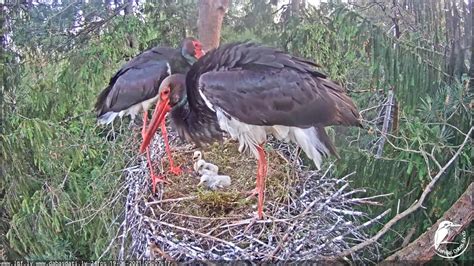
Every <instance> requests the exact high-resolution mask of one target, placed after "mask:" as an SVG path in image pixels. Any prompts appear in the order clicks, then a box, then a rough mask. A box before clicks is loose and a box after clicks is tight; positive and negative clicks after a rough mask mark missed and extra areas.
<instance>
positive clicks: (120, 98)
mask: <svg viewBox="0 0 474 266" xmlns="http://www.w3.org/2000/svg"><path fill="white" fill-rule="evenodd" d="M173 57H176V49H172V48H167V47H156V48H152V49H150V50H147V51H145V52H143V53H141V54H139V55H137V56H136V57H134V58H133V59H131V60H130V61H128V62H127V63H125V64H124V65H123V66H122V67H121V68H120V69H119V70H118V71H117V72H116V73H115V75H114V76H113V77H112V78H111V79H110V82H109V85H108V86H107V87H106V88H105V89H104V90H103V91H102V92H101V93H100V95H99V97H98V98H97V102H96V104H95V109H96V111H97V116H99V117H100V116H101V115H103V114H105V113H107V112H111V111H112V112H119V111H122V110H125V109H127V108H129V107H131V106H133V105H135V104H137V103H140V102H143V101H145V100H148V99H150V98H153V97H155V96H156V94H157V92H158V88H159V85H160V83H161V81H162V80H163V79H164V78H165V77H166V76H168V75H169V72H170V69H169V60H170V59H172V58H173Z"/></svg>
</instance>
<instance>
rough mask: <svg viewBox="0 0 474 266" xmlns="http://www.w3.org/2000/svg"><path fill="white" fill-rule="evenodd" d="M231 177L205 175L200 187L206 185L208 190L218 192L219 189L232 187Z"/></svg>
mask: <svg viewBox="0 0 474 266" xmlns="http://www.w3.org/2000/svg"><path fill="white" fill-rule="evenodd" d="M230 183H231V181H230V176H228V175H215V174H214V175H212V174H208V173H207V174H206V173H205V174H203V175H202V176H201V180H200V182H199V184H198V186H200V185H202V184H205V185H206V186H207V187H208V188H210V189H212V190H216V189H219V188H225V187H228V186H230Z"/></svg>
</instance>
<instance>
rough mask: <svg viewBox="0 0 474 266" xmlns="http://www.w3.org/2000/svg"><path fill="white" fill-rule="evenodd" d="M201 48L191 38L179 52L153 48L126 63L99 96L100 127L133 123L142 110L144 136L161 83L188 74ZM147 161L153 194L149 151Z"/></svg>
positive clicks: (174, 169)
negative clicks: (117, 122)
mask: <svg viewBox="0 0 474 266" xmlns="http://www.w3.org/2000/svg"><path fill="white" fill-rule="evenodd" d="M202 55H203V52H202V45H201V43H200V42H199V41H198V40H197V39H195V38H192V37H188V38H185V39H184V40H183V41H182V42H181V47H180V48H178V49H174V48H170V47H154V48H151V49H149V50H146V51H144V52H142V53H140V54H139V55H137V56H136V57H134V58H132V59H131V60H130V61H128V62H127V63H125V64H124V65H123V66H122V67H121V68H120V69H119V70H118V71H117V72H116V73H115V75H114V76H113V77H112V78H111V79H110V81H109V85H108V86H107V87H106V88H105V89H104V90H103V91H102V92H101V93H100V95H99V97H98V98H97V102H96V104H95V110H96V112H97V119H98V122H99V124H109V123H111V122H113V120H114V119H115V118H116V117H117V116H119V117H122V116H124V115H130V116H131V119H132V121H133V120H134V118H135V116H136V115H137V114H138V113H139V112H141V111H143V129H142V136H144V134H145V129H146V124H147V120H148V112H147V111H148V108H149V107H150V106H151V105H152V104H154V103H155V102H156V101H157V99H158V89H159V87H160V84H161V82H162V81H163V80H164V79H165V78H166V77H167V76H169V75H171V74H175V73H182V74H184V73H186V72H187V71H188V70H189V69H190V67H191V65H192V64H193V63H195V62H196V61H197V60H198V59H199V58H200V57H201V56H202ZM161 130H162V133H163V138H164V141H165V147H166V152H167V153H168V158H169V160H170V168H171V172H173V173H175V174H179V173H180V168H179V167H175V166H174V163H173V159H172V157H171V152H170V150H169V144H168V138H167V134H166V127H165V124H164V123H162V125H161ZM147 160H148V165H149V168H150V173H151V177H152V186H153V191H154V190H155V185H156V182H157V181H158V180H163V178H162V177H161V176H160V177H157V176H155V174H154V172H153V166H152V164H151V160H150V153H149V151H148V149H147Z"/></svg>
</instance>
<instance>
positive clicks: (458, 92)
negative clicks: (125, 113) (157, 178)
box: [0, 0, 473, 260]
mask: <svg viewBox="0 0 474 266" xmlns="http://www.w3.org/2000/svg"><path fill="white" fill-rule="evenodd" d="M272 2H274V1H272ZM329 2H330V3H329V4H323V5H321V6H320V7H319V8H318V9H316V8H309V9H305V10H304V11H303V12H301V13H299V15H298V16H296V15H292V14H291V9H290V7H289V6H287V7H286V8H285V7H283V12H282V15H281V18H280V19H279V20H277V18H276V15H275V13H274V12H275V10H276V8H277V7H276V6H274V5H272V4H271V3H268V2H266V1H244V0H241V1H233V2H232V6H231V8H230V10H229V12H228V14H227V15H226V17H225V21H224V28H223V32H222V42H224V43H225V42H231V41H238V40H248V39H250V40H253V41H257V42H261V43H265V44H268V45H272V46H276V47H279V48H281V49H284V50H287V51H289V52H291V53H294V54H297V55H299V56H303V57H306V58H311V59H313V60H315V61H316V62H318V63H319V64H321V65H322V66H323V69H322V70H323V71H324V72H326V73H328V75H329V76H330V77H331V78H332V79H334V80H336V81H338V82H340V83H342V84H344V85H345V86H346V87H347V88H348V90H349V91H350V94H351V96H352V97H353V98H354V99H355V100H356V102H357V104H358V106H359V107H360V109H361V110H362V109H366V108H369V107H372V106H374V105H377V104H378V102H377V101H380V98H381V97H382V98H383V97H384V93H386V92H387V91H388V90H389V89H394V91H395V95H396V97H397V100H398V103H399V128H398V130H397V131H396V132H392V133H393V136H392V137H389V143H386V144H385V148H384V154H383V157H382V158H379V159H377V158H375V156H374V153H373V148H374V141H375V140H376V138H378V137H380V134H379V133H377V131H376V129H375V128H373V127H375V125H374V124H367V125H366V126H367V127H366V129H363V130H360V129H335V130H331V131H330V132H332V133H334V132H337V133H338V134H337V135H336V136H337V138H336V139H335V142H336V144H337V146H338V150H339V153H340V155H341V157H342V159H341V160H339V161H338V162H337V163H336V166H335V171H336V173H337V174H338V175H340V176H343V175H346V174H348V173H351V172H354V171H355V172H356V174H355V175H353V176H352V179H353V182H354V186H355V187H365V188H368V191H369V193H371V194H383V193H394V194H393V195H392V196H391V197H390V198H388V199H387V200H386V201H385V202H384V206H382V207H367V208H368V209H367V210H366V211H367V212H368V213H370V214H373V216H376V214H378V213H380V212H381V211H383V210H385V209H387V208H389V207H390V208H392V212H391V214H390V217H392V216H393V215H395V214H396V212H397V208H399V209H400V210H404V209H405V208H407V207H408V206H410V205H411V204H412V203H413V202H414V201H415V200H416V199H417V198H418V197H419V195H420V194H421V192H422V190H423V187H424V186H425V185H426V184H427V183H428V182H429V181H430V176H434V175H435V174H436V173H437V172H436V170H437V168H436V165H435V162H434V160H433V158H435V159H436V160H437V161H439V163H440V164H441V165H443V164H444V163H445V162H447V160H449V159H450V158H451V157H450V156H452V155H453V153H454V152H455V150H456V145H459V143H460V142H461V141H462V140H463V139H464V135H463V134H462V132H464V133H466V132H467V131H468V130H469V128H470V127H471V126H472V106H470V104H471V105H472V101H473V99H472V91H473V90H472V82H471V83H469V76H468V75H467V73H463V72H461V73H458V74H457V75H451V74H448V73H446V69H447V68H448V67H449V66H448V65H447V64H446V60H447V58H446V55H444V54H443V53H440V52H439V51H438V50H436V49H433V48H432V47H433V45H432V44H433V42H435V43H436V44H440V45H441V43H442V41H441V40H440V37H439V36H443V35H444V34H445V32H446V31H447V30H448V29H447V28H446V27H445V26H443V25H442V22H440V21H439V20H437V19H436V17H432V18H431V19H425V20H424V21H422V22H419V23H420V25H422V26H424V28H428V29H431V33H432V34H430V35H429V36H426V35H423V36H421V35H422V34H423V33H424V32H425V29H424V28H423V27H422V29H421V30H419V31H413V32H406V33H405V34H404V35H403V37H402V38H395V37H393V36H391V35H390V34H388V33H387V29H386V28H384V27H385V26H384V25H385V24H384V23H383V22H384V21H383V18H373V17H371V15H373V14H371V13H368V12H367V11H363V10H362V11H360V12H358V11H357V10H354V9H353V8H350V7H348V6H345V5H341V4H338V3H333V2H338V1H329ZM360 2H364V1H360ZM382 2H383V1H382ZM386 2H390V1H386ZM415 2H416V1H415ZM196 5H197V3H196V1H178V2H175V1H159V2H158V1H147V2H146V3H145V4H144V5H143V6H140V7H139V10H138V11H139V14H141V15H135V16H133V15H128V16H123V15H122V14H121V13H120V12H121V11H120V10H121V9H120V8H121V7H115V9H110V8H108V7H107V6H105V4H104V3H103V2H100V1H91V2H90V3H87V4H86V3H79V2H76V1H62V3H61V4H58V3H57V2H54V3H53V4H39V5H31V6H28V5H27V6H26V8H24V6H23V7H22V6H20V5H17V6H15V5H12V6H10V7H9V9H8V10H9V13H5V17H4V18H3V20H2V21H3V22H2V23H3V24H2V26H3V35H4V36H8V38H4V39H2V40H3V41H4V45H3V47H2V55H1V56H2V60H4V62H5V64H4V67H3V68H2V83H3V86H2V94H1V97H2V98H1V99H2V116H1V131H0V156H1V167H2V169H1V172H0V173H1V174H2V178H1V180H0V186H1V191H0V192H1V194H0V196H1V203H2V205H1V207H0V208H1V213H2V214H1V216H0V217H1V220H0V231H1V232H2V235H1V236H0V244H1V248H2V249H3V250H4V251H5V258H27V259H38V260H39V259H97V258H98V257H99V256H100V255H101V254H102V252H103V251H104V250H105V249H106V248H107V246H108V244H109V242H110V240H111V239H112V237H113V236H115V234H117V228H118V225H119V220H120V219H121V213H122V210H123V204H122V203H123V202H122V201H123V196H124V191H121V190H120V185H121V182H122V179H121V169H123V168H124V167H126V166H127V165H128V164H129V163H131V160H132V159H133V157H134V155H135V154H136V152H137V148H136V147H135V146H132V145H130V144H128V143H125V142H124V141H123V140H124V139H126V138H128V137H130V136H132V135H133V134H136V132H135V133H134V132H132V131H130V130H126V129H124V128H122V130H121V131H120V132H118V133H117V134H115V136H116V138H115V139H114V140H113V141H111V140H110V132H109V130H110V129H106V128H103V127H98V126H96V123H95V117H94V114H93V113H92V105H93V103H94V101H95V98H96V96H97V95H98V93H99V92H100V91H101V90H102V89H103V88H104V86H105V85H106V84H107V82H108V78H110V76H111V75H112V74H113V73H114V72H115V70H116V69H117V68H118V67H119V66H120V65H121V64H123V63H124V62H125V61H126V60H127V59H129V58H130V57H132V56H134V55H135V54H137V53H138V52H139V51H141V50H143V49H146V48H149V47H151V46H153V45H156V44H163V45H172V46H176V45H177V44H178V43H179V40H180V39H182V38H183V37H184V36H186V35H195V36H196V35H197V34H196V21H197V11H196V10H197V9H196V8H195V7H196ZM428 8H430V7H429V6H426V7H419V10H420V14H421V15H420V16H422V17H425V16H426V14H428V11H430V12H432V13H434V11H432V10H428ZM25 10H26V11H25ZM79 10H81V11H82V12H83V14H85V16H84V17H85V21H84V22H83V23H84V26H83V28H81V29H80V30H79V31H78V32H75V33H72V32H71V31H70V30H68V29H70V28H71V27H72V26H71V25H73V24H74V22H75V21H77V14H78V13H77V12H78V11H79ZM93 17H96V18H99V20H98V21H99V22H97V21H96V20H94V19H92V18H93ZM368 18H372V20H371V19H368ZM436 23H438V25H435V24H436ZM440 23H441V24H440ZM132 39H133V40H135V41H136V43H138V44H139V45H138V46H137V47H131V46H130V43H131V40H132ZM470 78H471V79H472V77H470ZM363 114H364V118H365V119H367V120H370V119H373V116H374V114H372V113H371V111H367V112H366V113H363ZM115 125H116V127H120V123H119V122H118V123H116V124H115ZM125 127H126V126H125ZM374 131H375V133H374ZM333 135H334V134H333ZM390 143H391V144H390ZM420 151H427V152H429V153H431V154H432V158H428V157H427V156H426V155H423V153H422V152H420ZM472 158H473V150H472V147H468V148H466V149H465V150H464V151H463V153H462V155H461V156H460V157H459V159H458V160H457V161H456V163H455V165H454V167H451V168H450V169H449V172H448V173H446V175H445V176H444V177H443V179H442V181H441V182H440V183H439V185H438V186H437V189H436V190H435V191H434V192H433V193H432V194H431V195H430V197H429V201H428V202H427V203H426V204H425V206H426V209H424V210H422V211H419V212H417V213H415V214H413V215H411V216H410V217H409V218H408V219H406V220H405V222H404V223H400V224H398V225H397V226H396V227H395V228H394V231H396V232H397V233H395V232H391V233H389V234H388V235H387V236H385V237H384V238H383V241H382V245H383V247H384V250H383V253H384V254H385V255H388V254H391V253H392V252H393V251H394V250H396V248H398V247H399V245H400V244H401V243H402V241H403V236H404V235H406V234H407V232H408V231H409V230H410V229H411V228H413V227H415V229H416V234H415V236H418V235H420V234H421V233H422V232H424V231H426V229H427V228H428V227H430V226H431V225H432V224H433V223H434V222H436V220H437V219H438V218H439V217H441V216H442V215H443V213H444V212H445V211H446V210H447V209H448V208H449V207H450V206H451V205H452V204H453V203H454V202H455V201H456V199H457V198H458V197H459V196H460V195H461V194H462V193H463V192H464V190H465V189H466V188H467V186H468V185H469V184H470V183H471V182H472V177H473V176H472ZM428 167H429V168H428ZM428 169H430V170H428ZM144 189H146V188H144ZM390 217H387V219H389V218H390ZM377 229H378V228H373V229H372V230H373V232H375V230H377ZM373 232H372V233H373ZM116 254H117V250H114V249H113V248H112V250H111V252H109V253H108V254H107V255H106V257H108V258H115V255H116ZM467 256H468V257H469V258H471V259H472V254H468V255H467Z"/></svg>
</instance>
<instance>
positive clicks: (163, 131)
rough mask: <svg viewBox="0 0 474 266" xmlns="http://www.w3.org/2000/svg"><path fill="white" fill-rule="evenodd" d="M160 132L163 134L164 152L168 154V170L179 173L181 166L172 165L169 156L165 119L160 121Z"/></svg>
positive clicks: (171, 158) (172, 162) (171, 159)
mask: <svg viewBox="0 0 474 266" xmlns="http://www.w3.org/2000/svg"><path fill="white" fill-rule="evenodd" d="M161 134H162V135H163V140H164V141H165V149H166V154H167V155H168V160H169V163H170V172H171V173H173V174H175V175H180V174H181V168H180V167H179V166H174V161H173V157H172V156H171V149H170V144H169V142H168V133H167V131H166V124H165V121H163V122H162V123H161Z"/></svg>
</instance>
